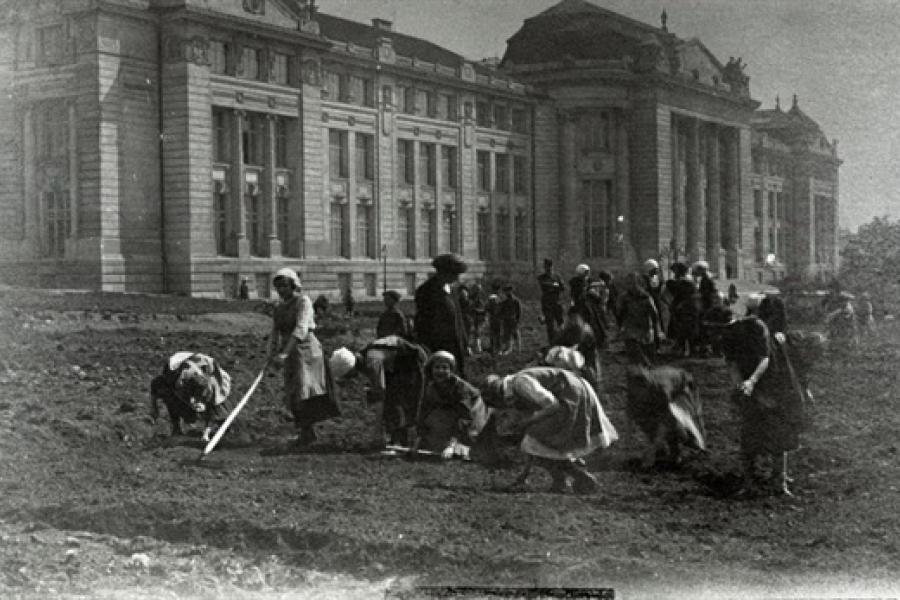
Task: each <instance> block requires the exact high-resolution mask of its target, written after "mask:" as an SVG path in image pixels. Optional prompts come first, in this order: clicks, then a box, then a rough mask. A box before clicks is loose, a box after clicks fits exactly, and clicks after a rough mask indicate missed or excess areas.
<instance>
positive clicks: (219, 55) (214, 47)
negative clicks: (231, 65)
mask: <svg viewBox="0 0 900 600" xmlns="http://www.w3.org/2000/svg"><path fill="white" fill-rule="evenodd" d="M209 70H210V71H211V72H212V73H215V74H217V75H225V74H226V73H227V72H228V44H227V43H225V42H222V41H220V40H210V42H209Z"/></svg>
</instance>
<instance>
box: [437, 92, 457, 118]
mask: <svg viewBox="0 0 900 600" xmlns="http://www.w3.org/2000/svg"><path fill="white" fill-rule="evenodd" d="M441 104H442V111H441V113H442V114H441V116H442V117H443V118H444V119H446V120H447V121H455V120H456V119H457V118H458V115H457V108H456V96H455V95H454V94H446V95H442V97H441Z"/></svg>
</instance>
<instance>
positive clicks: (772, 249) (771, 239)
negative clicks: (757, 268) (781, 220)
mask: <svg viewBox="0 0 900 600" xmlns="http://www.w3.org/2000/svg"><path fill="white" fill-rule="evenodd" d="M778 250H779V249H778V248H776V247H775V228H774V227H769V252H771V253H773V254H775V255H776V256H777V255H778Z"/></svg>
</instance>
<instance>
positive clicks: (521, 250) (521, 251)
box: [513, 210, 528, 260]
mask: <svg viewBox="0 0 900 600" xmlns="http://www.w3.org/2000/svg"><path fill="white" fill-rule="evenodd" d="M513 229H514V231H513V236H514V240H513V243H514V244H515V247H516V260H528V217H526V216H525V211H524V210H519V211H516V216H515V218H514V220H513Z"/></svg>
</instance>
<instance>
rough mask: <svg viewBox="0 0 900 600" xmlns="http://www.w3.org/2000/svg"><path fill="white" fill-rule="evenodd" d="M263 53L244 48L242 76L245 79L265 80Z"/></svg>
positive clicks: (242, 53) (248, 47) (242, 52)
mask: <svg viewBox="0 0 900 600" xmlns="http://www.w3.org/2000/svg"><path fill="white" fill-rule="evenodd" d="M261 59H262V52H261V51H260V50H258V49H257V48H251V47H250V46H244V47H243V48H242V49H241V76H242V77H244V79H254V80H257V81H258V80H260V79H263V74H264V70H263V68H262V64H261Z"/></svg>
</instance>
